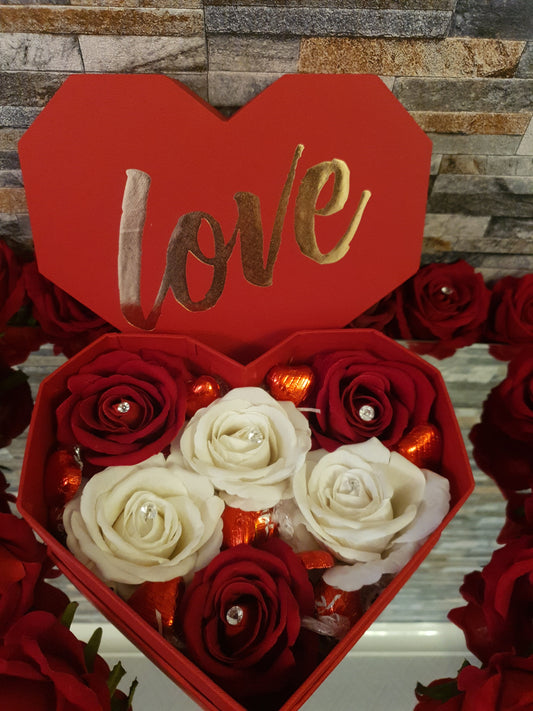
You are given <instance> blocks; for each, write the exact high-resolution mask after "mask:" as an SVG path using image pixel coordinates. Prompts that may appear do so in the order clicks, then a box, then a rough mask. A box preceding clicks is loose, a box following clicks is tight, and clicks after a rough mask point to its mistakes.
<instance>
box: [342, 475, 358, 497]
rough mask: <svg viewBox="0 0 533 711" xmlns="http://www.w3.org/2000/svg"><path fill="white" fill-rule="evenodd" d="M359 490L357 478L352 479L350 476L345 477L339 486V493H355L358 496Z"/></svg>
mask: <svg viewBox="0 0 533 711" xmlns="http://www.w3.org/2000/svg"><path fill="white" fill-rule="evenodd" d="M360 491H361V484H360V482H359V480H358V479H353V478H352V477H346V479H344V481H343V482H342V485H341V487H340V492H341V494H355V495H356V496H358V495H359V492H360Z"/></svg>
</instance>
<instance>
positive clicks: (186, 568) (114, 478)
mask: <svg viewBox="0 0 533 711" xmlns="http://www.w3.org/2000/svg"><path fill="white" fill-rule="evenodd" d="M223 510H224V502H223V501H222V500H221V499H220V498H218V497H217V496H215V494H214V490H213V486H212V484H211V482H210V481H209V480H208V479H206V478H205V477H201V476H198V475H197V474H194V473H192V472H189V471H186V470H184V469H180V468H179V467H178V466H177V465H176V464H175V463H173V462H168V461H165V458H164V456H163V455H162V454H157V455H155V456H153V457H150V459H147V460H145V461H144V462H140V463H139V464H136V465H135V466H120V467H108V468H107V469H104V470H103V471H101V472H99V473H98V474H95V475H94V476H93V477H92V479H90V480H89V481H88V482H87V484H86V485H85V486H84V488H83V490H82V492H81V494H78V495H77V496H76V497H75V498H74V499H73V500H72V501H70V502H69V503H68V504H67V506H66V508H65V512H64V515H63V523H64V526H65V530H66V532H67V546H68V548H69V549H70V550H71V551H72V552H73V553H74V555H75V556H76V557H77V558H78V559H79V560H81V561H82V562H83V563H84V564H85V565H86V566H87V567H88V568H90V569H91V570H93V571H94V572H95V574H96V575H98V577H100V578H102V579H103V580H105V581H106V582H108V583H126V584H130V585H137V584H140V583H143V582H144V581H146V580H150V581H154V582H158V581H164V580H171V579H172V578H176V577H178V576H184V575H187V574H188V573H190V572H191V571H194V570H198V569H199V568H202V567H203V566H204V565H207V563H208V562H209V561H210V560H211V559H212V558H213V557H214V556H215V555H216V554H217V553H218V552H219V550H220V546H221V544H222V520H221V516H222V511H223Z"/></svg>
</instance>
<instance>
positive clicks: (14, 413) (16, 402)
mask: <svg viewBox="0 0 533 711" xmlns="http://www.w3.org/2000/svg"><path fill="white" fill-rule="evenodd" d="M32 410H33V398H32V396H31V390H30V386H29V384H28V379H27V377H26V376H25V375H24V373H23V372H22V371H20V370H12V369H11V368H9V367H8V366H7V365H6V364H5V363H3V362H2V360H1V359H0V447H7V446H9V445H10V444H11V442H12V440H13V439H14V438H15V437H18V436H19V434H22V432H24V430H25V429H26V427H27V426H28V425H29V424H30V419H31V412H32Z"/></svg>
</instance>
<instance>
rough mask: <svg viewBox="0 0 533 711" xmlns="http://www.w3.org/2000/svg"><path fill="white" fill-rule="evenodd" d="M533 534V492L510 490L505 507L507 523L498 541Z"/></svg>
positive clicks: (501, 541)
mask: <svg viewBox="0 0 533 711" xmlns="http://www.w3.org/2000/svg"><path fill="white" fill-rule="evenodd" d="M532 535H533V494H526V493H521V492H510V494H509V497H508V501H507V507H506V509H505V524H504V526H503V528H502V530H501V531H500V533H499V535H498V543H508V542H509V541H512V540H514V539H515V538H520V536H532Z"/></svg>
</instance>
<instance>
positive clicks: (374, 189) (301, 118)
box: [19, 75, 431, 361]
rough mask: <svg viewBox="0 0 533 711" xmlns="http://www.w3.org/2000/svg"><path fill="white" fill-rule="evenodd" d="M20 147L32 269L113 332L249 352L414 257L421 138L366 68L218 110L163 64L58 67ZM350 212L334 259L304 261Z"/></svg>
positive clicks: (306, 80) (328, 317)
mask: <svg viewBox="0 0 533 711" xmlns="http://www.w3.org/2000/svg"><path fill="white" fill-rule="evenodd" d="M298 146H302V148H301V149H300V151H301V155H300V157H299V158H298V157H295V151H296V149H297V147H298ZM19 152H20V159H21V166H22V170H23V175H24V185H25V189H26V196H27V201H28V207H29V212H30V218H31V225H32V233H33V236H34V240H35V248H36V254H37V260H38V264H39V268H40V270H41V272H42V273H43V274H44V275H45V276H47V277H48V278H49V279H51V280H52V281H54V282H55V283H57V284H58V285H59V286H61V287H62V288H63V289H65V290H66V291H68V292H69V293H70V294H72V295H73V296H75V297H76V298H77V299H78V300H79V301H81V302H82V303H84V304H85V305H87V306H89V307H90V308H91V309H92V310H94V311H96V312H97V313H98V314H100V315H101V316H102V317H104V318H105V319H107V320H108V321H110V322H111V323H112V324H113V325H115V326H116V327H117V328H118V329H119V330H120V331H122V332H142V330H143V329H145V330H146V329H151V328H155V330H156V331H158V332H162V333H169V332H172V333H187V334H190V335H192V336H195V337H197V338H198V339H199V340H201V341H202V342H204V343H207V344H209V345H212V346H214V347H216V348H217V349H219V350H220V351H222V352H225V353H228V354H231V355H232V356H234V357H237V358H239V359H240V360H243V361H245V360H250V359H251V358H252V357H255V356H257V355H258V354H260V353H261V352H262V351H264V350H265V348H267V347H270V346H272V345H273V344H275V343H277V342H279V340H280V339H281V338H283V337H286V336H287V335H289V334H290V333H292V332H294V331H295V330H299V329H302V328H327V327H330V328H331V327H342V326H344V325H346V324H347V323H348V322H349V321H351V320H352V319H353V318H355V316H357V315H358V314H359V313H360V312H361V311H363V310H364V309H366V308H367V307H369V306H370V305H372V304H373V303H375V302H376V301H377V300H378V299H379V298H381V297H382V296H383V295H384V294H386V293H387V292H389V291H390V290H391V289H393V288H394V287H396V286H397V285H398V284H399V283H401V282H402V281H404V280H405V279H406V278H407V277H408V276H410V275H411V274H412V273H413V272H414V271H416V269H417V268H418V264H419V256H420V251H421V244H422V234H423V226H424V214H425V205H426V194H427V185H428V178H429V164H430V157H431V142H430V141H429V139H428V138H427V136H426V135H425V134H424V133H423V132H422V131H421V130H420V129H419V128H418V126H417V125H416V123H415V122H414V121H413V120H412V119H411V117H410V116H409V114H408V113H407V111H405V109H404V108H403V107H402V106H401V104H400V103H399V102H398V101H397V100H396V99H395V98H394V96H393V95H392V93H391V92H390V91H389V90H388V89H387V88H386V87H385V85H384V84H383V83H382V82H381V81H380V80H379V79H378V78H377V77H374V76H366V75H335V76H327V75H294V76H285V77H283V78H281V79H280V80H278V81H276V82H275V83H274V84H273V85H271V86H270V87H269V88H268V89H266V90H265V91H263V92H262V93H261V94H259V96H257V97H256V98H255V99H254V100H252V101H251V102H250V103H249V104H247V105H246V106H244V107H243V108H242V109H240V110H239V111H238V112H237V113H236V114H235V115H234V116H232V117H231V118H230V119H226V118H224V117H222V116H221V115H220V114H219V113H218V112H217V111H216V110H215V109H213V108H212V107H211V106H209V105H208V104H206V103H205V102H203V101H202V100H201V99H199V98H198V97H197V96H195V95H194V94H192V93H191V92H190V90H188V89H187V88H186V87H184V86H182V85H180V84H179V83H178V82H176V81H174V80H172V79H169V78H167V77H161V76H150V75H101V76H99V75H78V76H72V77H70V78H69V79H67V81H66V82H65V83H64V84H63V86H62V87H61V89H60V90H59V91H58V92H57V93H56V95H55V96H54V97H53V98H52V100H51V101H50V102H49V104H48V105H47V106H46V108H45V109H44V110H43V111H42V113H41V114H40V115H39V117H38V118H37V119H36V120H35V122H34V123H33V125H32V126H31V128H30V129H29V130H28V131H27V132H26V133H25V135H24V136H23V138H22V139H21V141H20V143H19ZM333 159H336V160H337V163H335V165H336V168H335V170H337V172H338V173H339V174H338V175H337V178H336V179H337V180H338V181H339V182H338V185H337V187H339V188H340V187H341V182H342V180H344V181H345V183H344V188H343V190H341V192H344V193H347V194H346V195H345V197H346V204H345V205H344V207H342V208H341V207H340V204H341V203H339V204H337V205H336V207H334V208H332V210H331V211H332V212H333V213H334V214H329V215H327V214H319V213H320V212H322V213H324V209H323V208H324V206H325V205H326V203H327V202H328V200H329V198H330V196H331V194H332V189H333V182H334V178H333V177H332V176H331V175H330V177H329V180H327V182H326V183H325V185H324V187H323V189H322V190H320V189H319V188H318V187H317V186H316V185H315V183H313V180H314V178H313V176H314V177H315V178H316V177H317V174H318V173H320V168H316V166H320V164H322V163H329V167H328V168H324V170H325V173H323V174H322V178H324V179H325V178H326V177H327V175H328V174H329V173H332V171H334V169H333V167H332V166H333V163H331V161H333ZM339 160H340V161H343V162H344V164H345V167H342V165H341V166H340V167H339V165H340V164H339V163H338V161H339ZM314 166H315V168H313V167H314ZM127 170H128V171H132V170H133V171H138V172H137V173H135V175H136V176H137V178H138V179H139V180H140V182H141V184H142V186H143V187H142V190H141V188H139V190H140V192H141V193H142V195H141V197H142V198H143V199H144V200H146V214H145V215H142V217H143V218H144V219H140V222H139V220H137V222H135V220H133V217H132V216H133V215H134V214H137V213H134V210H133V208H132V207H131V206H132V205H133V203H135V204H136V205H138V204H139V201H140V202H141V203H142V199H141V198H140V197H139V193H138V192H137V193H135V195H134V196H133V197H132V193H131V192H128V191H126V179H127V178H126V171H127ZM291 171H292V172H291ZM308 171H311V172H308ZM317 171H318V173H317ZM340 173H342V174H343V175H344V178H342V179H341V175H340ZM143 175H144V178H143ZM348 175H349V178H348ZM146 176H149V179H148V178H147V177H146ZM131 180H133V178H131ZM143 181H144V182H143ZM319 182H320V181H319ZM148 183H149V185H148ZM132 185H133V183H131V182H130V187H131V186H132ZM313 185H315V187H314V188H313ZM125 191H126V193H127V194H128V195H129V197H130V198H131V199H128V201H127V207H126V208H125V210H124V215H123V210H122V205H123V199H124V195H125ZM284 191H285V193H284ZM365 191H369V192H370V193H371V196H370V197H369V198H368V202H366V204H365V205H364V206H362V202H361V200H362V199H363V198H362V196H363V195H367V193H366V192H365ZM282 195H285V197H282ZM364 199H365V200H366V198H364ZM135 200H136V202H135ZM132 201H133V202H132ZM341 202H342V200H341ZM363 202H364V200H363ZM254 206H255V207H254ZM359 209H361V212H360V214H359V217H360V222H359V226H358V227H357V229H356V231H355V234H354V236H353V238H352V239H351V241H350V240H348V242H349V246H347V253H346V254H345V256H342V257H339V258H338V259H337V261H333V262H332V263H320V261H317V259H319V260H320V259H323V257H322V256H321V255H324V254H326V253H329V252H330V251H331V250H333V249H334V247H335V246H336V245H337V244H338V243H339V242H341V241H342V236H343V235H344V234H345V233H346V232H347V230H348V226H349V225H350V222H351V220H352V217H353V216H354V215H355V214H356V213H358V210H359ZM335 210H336V212H335ZM326 212H328V210H326ZM141 214H142V210H141ZM132 221H133V222H135V224H136V229H137V233H136V237H135V238H133V237H131V235H132V234H133V233H134V232H135V229H133V230H132ZM195 221H196V222H195ZM276 224H277V225H278V227H279V229H277V228H276ZM236 226H238V228H239V229H238V230H237V229H236ZM143 228H144V229H143ZM121 230H122V231H121ZM173 232H174V235H175V238H176V239H174V240H172V235H173ZM237 232H238V234H237ZM313 232H314V233H315V236H314V237H313ZM120 234H122V236H123V242H122V243H121V245H120V247H119V235H120ZM128 235H129V236H128ZM141 235H142V245H141V242H140V238H141ZM273 235H274V236H273ZM275 235H277V237H278V238H279V244H278V243H277V242H276V237H275ZM169 243H170V244H171V246H170V249H169V253H168V255H167V247H168V246H169ZM278 250H279V251H278ZM119 251H120V260H119ZM337 257H338V255H337V254H336V255H335V258H337ZM330 258H333V257H331V255H330ZM119 261H120V265H119ZM119 271H121V272H122V275H123V276H124V280H123V281H124V283H125V282H127V283H128V286H124V283H123V291H122V294H120V293H119V286H118V284H119V281H118V276H117V275H118V273H119ZM126 277H127V278H126ZM269 281H271V282H272V283H271V285H269V286H268V285H265V284H266V283H268V282H269ZM258 283H260V284H263V285H257V284H258ZM160 288H161V296H162V298H163V297H164V300H163V301H162V306H161V310H160V313H159V311H158V309H156V310H155V312H154V313H153V314H152V318H149V314H150V312H151V310H152V307H153V305H154V304H155V303H156V301H157V294H158V292H159V290H160ZM177 299H179V300H177ZM121 302H122V303H121ZM125 314H126V316H127V318H126V316H125Z"/></svg>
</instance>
